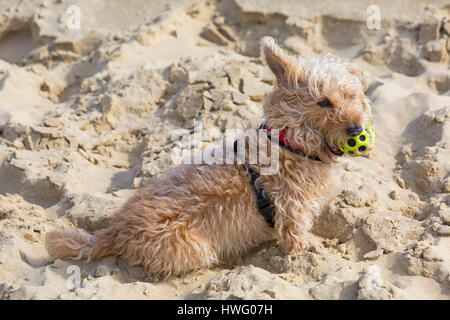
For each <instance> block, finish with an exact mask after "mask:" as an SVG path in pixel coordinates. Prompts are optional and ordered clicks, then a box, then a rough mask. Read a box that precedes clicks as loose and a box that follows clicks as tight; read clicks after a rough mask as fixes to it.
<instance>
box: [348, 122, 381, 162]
mask: <svg viewBox="0 0 450 320" xmlns="http://www.w3.org/2000/svg"><path fill="white" fill-rule="evenodd" d="M374 144H375V132H374V131H373V129H372V126H371V125H368V126H367V127H366V128H365V129H364V130H363V131H362V132H361V133H360V134H359V135H358V136H354V137H351V138H348V139H347V141H346V142H345V145H344V146H339V148H340V149H341V150H342V151H343V152H344V153H345V154H348V155H349V156H351V157H360V156H365V155H367V154H369V152H370V150H372V148H373V146H374Z"/></svg>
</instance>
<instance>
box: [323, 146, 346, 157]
mask: <svg viewBox="0 0 450 320" xmlns="http://www.w3.org/2000/svg"><path fill="white" fill-rule="evenodd" d="M327 146H328V150H330V152H331V153H332V154H334V155H335V156H338V157H340V156H342V155H343V154H344V152H343V151H342V150H341V149H339V147H338V145H337V144H335V145H334V146H330V145H329V144H328V143H327Z"/></svg>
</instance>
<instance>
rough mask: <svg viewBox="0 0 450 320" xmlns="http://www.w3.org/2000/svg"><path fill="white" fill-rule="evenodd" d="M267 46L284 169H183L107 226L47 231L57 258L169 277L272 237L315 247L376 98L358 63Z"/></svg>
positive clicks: (270, 108) (269, 122)
mask: <svg viewBox="0 0 450 320" xmlns="http://www.w3.org/2000/svg"><path fill="white" fill-rule="evenodd" d="M260 45H261V55H262V56H263V58H264V59H265V61H266V63H267V65H268V67H269V68H270V70H271V71H272V72H273V74H274V76H275V78H276V85H275V88H274V90H273V91H272V92H271V93H270V94H269V95H268V96H267V97H266V98H265V100H264V103H263V111H264V120H265V122H264V128H265V130H266V131H267V134H268V135H270V132H271V130H276V129H278V130H279V132H280V134H279V137H278V139H275V138H273V137H272V142H274V141H276V142H278V144H279V146H280V148H279V168H278V170H277V171H276V173H274V174H271V175H261V174H259V173H260V171H261V169H262V165H260V164H237V163H234V164H201V165H194V164H191V165H187V164H182V165H179V166H177V167H175V168H173V169H172V170H170V171H169V172H168V173H166V174H165V175H163V176H162V177H161V178H159V179H158V180H156V181H154V182H151V183H149V184H147V185H146V186H143V187H141V188H140V189H139V190H138V191H137V192H136V194H135V195H134V196H133V197H131V198H130V199H129V200H128V201H127V202H126V203H125V204H124V205H123V207H122V208H121V209H120V210H119V211H118V212H116V213H115V214H114V216H113V218H112V222H111V225H110V226H109V227H108V228H106V229H102V230H98V231H96V232H95V233H94V234H92V235H91V234H88V233H87V232H85V231H84V230H80V229H77V230H69V231H52V232H49V233H47V235H46V248H47V250H48V252H49V255H50V256H51V257H52V258H54V259H57V258H59V259H69V258H71V259H81V258H86V259H96V260H98V259H100V258H103V257H105V256H109V255H114V256H118V257H120V258H121V259H123V260H125V261H126V262H127V263H128V264H129V265H130V266H136V265H142V266H143V267H144V268H145V270H146V271H147V272H149V273H151V274H154V275H159V276H169V275H182V274H184V273H186V272H189V271H192V270H196V269H200V268H209V267H212V266H214V265H217V264H222V263H227V262H229V261H233V259H235V258H236V257H239V256H242V255H243V254H245V253H246V252H248V251H249V250H250V249H251V248H253V247H255V246H258V245H260V244H262V243H263V242H266V241H269V240H274V239H277V240H278V243H279V246H280V247H281V248H282V249H283V251H284V252H285V253H286V254H298V253H301V252H303V251H304V250H305V249H306V248H307V246H308V240H307V232H308V230H309V229H310V227H311V225H312V219H313V216H314V212H316V207H317V203H318V201H319V200H320V199H321V198H323V197H324V196H325V195H326V194H327V192H328V190H329V188H330V186H331V185H332V183H331V181H332V169H333V167H334V164H335V163H336V162H337V159H338V158H339V157H340V156H342V155H343V153H342V152H341V151H340V149H339V147H338V145H339V144H343V143H344V142H345V141H346V140H347V139H348V138H349V136H354V135H357V134H359V133H360V132H361V131H362V130H363V128H364V127H365V126H366V125H367V124H368V123H369V122H370V121H371V119H372V114H371V108H370V102H369V100H368V99H367V98H366V96H365V93H364V90H363V85H362V83H361V73H360V71H359V70H358V68H357V67H356V66H354V65H352V64H350V63H347V62H344V61H341V60H340V59H338V58H337V57H335V56H333V55H331V54H328V55H326V56H324V57H314V58H304V57H297V58H294V57H292V56H290V55H288V54H286V53H285V52H284V51H283V49H282V48H281V47H280V46H279V45H278V44H277V43H276V42H275V40H274V39H272V38H270V37H265V38H263V39H262V40H261V42H260ZM261 190H262V191H261Z"/></svg>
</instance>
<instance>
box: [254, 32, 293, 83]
mask: <svg viewBox="0 0 450 320" xmlns="http://www.w3.org/2000/svg"><path fill="white" fill-rule="evenodd" d="M260 44H261V56H262V57H263V58H265V60H266V62H267V65H268V66H269V68H270V70H272V72H273V74H274V75H275V77H276V79H277V82H278V85H280V86H285V87H287V86H288V84H289V82H290V81H289V77H290V76H291V75H292V74H294V73H295V71H296V65H295V64H294V63H293V62H292V61H291V60H290V58H289V56H288V55H287V54H286V53H285V52H284V51H283V50H282V49H281V48H280V46H278V44H277V43H276V41H275V40H274V39H273V38H271V37H264V38H262V39H261V42H260Z"/></svg>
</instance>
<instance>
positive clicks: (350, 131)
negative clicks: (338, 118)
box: [346, 125, 363, 137]
mask: <svg viewBox="0 0 450 320" xmlns="http://www.w3.org/2000/svg"><path fill="white" fill-rule="evenodd" d="M346 131H347V134H348V135H349V136H352V137H354V136H357V135H358V134H360V133H361V132H362V131H363V128H362V127H361V126H360V125H356V126H354V127H353V128H348V129H347V130H346Z"/></svg>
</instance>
